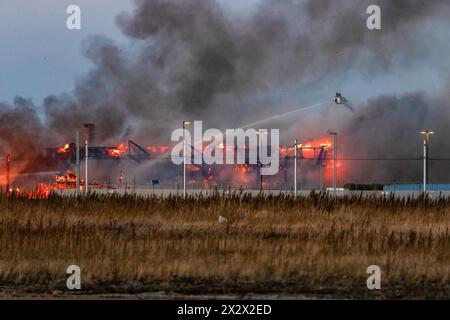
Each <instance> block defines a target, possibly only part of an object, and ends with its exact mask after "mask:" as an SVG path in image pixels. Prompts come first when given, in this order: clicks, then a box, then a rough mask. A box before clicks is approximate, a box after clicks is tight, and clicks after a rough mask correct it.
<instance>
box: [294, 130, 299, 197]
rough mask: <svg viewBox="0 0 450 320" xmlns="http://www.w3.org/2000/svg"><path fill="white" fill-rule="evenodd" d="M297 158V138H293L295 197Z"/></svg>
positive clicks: (295, 194) (295, 192)
mask: <svg viewBox="0 0 450 320" xmlns="http://www.w3.org/2000/svg"><path fill="white" fill-rule="evenodd" d="M297 158H298V144H297V139H295V140H294V197H297Z"/></svg>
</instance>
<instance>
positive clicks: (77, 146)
mask: <svg viewBox="0 0 450 320" xmlns="http://www.w3.org/2000/svg"><path fill="white" fill-rule="evenodd" d="M75 143H76V148H77V150H76V164H75V170H76V172H75V173H76V176H77V183H76V188H77V190H76V191H75V195H76V196H79V195H80V131H79V130H77V131H76V133H75Z"/></svg>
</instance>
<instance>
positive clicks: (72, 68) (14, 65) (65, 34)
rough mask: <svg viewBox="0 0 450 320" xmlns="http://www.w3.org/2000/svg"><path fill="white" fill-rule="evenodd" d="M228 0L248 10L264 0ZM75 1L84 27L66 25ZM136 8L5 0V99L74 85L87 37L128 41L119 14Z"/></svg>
mask: <svg viewBox="0 0 450 320" xmlns="http://www.w3.org/2000/svg"><path fill="white" fill-rule="evenodd" d="M222 2H223V3H226V5H227V6H228V7H229V8H231V9H233V10H236V11H241V12H242V11H245V10H248V9H249V8H251V7H252V6H253V4H254V3H256V2H258V0H247V1H245V2H244V3H242V2H241V1H235V0H231V1H229V0H227V1H222ZM71 4H76V5H78V6H80V7H81V10H82V28H81V30H68V29H67V28H66V19H67V17H68V14H66V8H67V7H68V6H69V5H71ZM132 9H133V1H132V0H119V1H110V0H95V1H92V0H33V1H29V0H15V1H11V0H0V40H1V43H2V44H1V45H0V70H1V72H0V101H11V100H12V99H13V98H14V96H16V95H21V96H24V97H27V98H32V99H33V100H34V102H35V103H40V102H41V100H42V99H43V98H44V97H46V96H47V95H49V94H53V93H56V94H57V93H62V92H65V91H70V90H71V89H72V87H73V84H74V81H76V79H77V77H80V76H82V75H84V74H85V73H86V72H88V71H89V67H90V64H89V61H88V60H87V59H85V58H84V56H83V54H82V43H83V40H85V39H86V38H87V37H88V36H90V35H96V34H101V35H105V36H107V37H109V38H111V39H113V40H114V41H117V42H118V43H126V38H125V37H124V36H123V35H122V33H121V32H120V30H119V29H118V27H117V26H116V24H115V17H116V16H117V14H119V13H120V12H123V11H128V12H131V11H132Z"/></svg>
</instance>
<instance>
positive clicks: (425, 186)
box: [421, 130, 434, 192]
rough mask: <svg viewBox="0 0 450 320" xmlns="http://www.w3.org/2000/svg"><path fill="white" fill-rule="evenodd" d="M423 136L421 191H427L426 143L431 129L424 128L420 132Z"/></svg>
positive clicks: (431, 132)
mask: <svg viewBox="0 0 450 320" xmlns="http://www.w3.org/2000/svg"><path fill="white" fill-rule="evenodd" d="M421 134H422V136H423V192H426V191H427V185H428V163H429V161H428V144H429V141H430V135H432V134H434V132H433V131H430V130H424V131H422V132H421Z"/></svg>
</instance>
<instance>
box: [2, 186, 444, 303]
mask: <svg viewBox="0 0 450 320" xmlns="http://www.w3.org/2000/svg"><path fill="white" fill-rule="evenodd" d="M449 209H450V199H444V198H441V199H436V200H431V199H427V198H420V199H394V198H376V197H369V198H364V197H357V196H352V197H339V198H333V197H329V196H326V195H323V194H321V195H320V194H312V195H311V196H309V197H298V198H297V199H294V198H293V197H291V196H287V195H279V196H263V195H261V196H259V197H251V196H249V195H246V194H239V193H235V194H229V195H225V194H220V193H215V194H211V195H208V196H206V195H203V196H202V195H200V196H195V197H188V198H187V199H183V198H181V197H177V196H172V197H168V198H164V199H163V198H158V197H149V198H139V197H134V196H131V195H128V196H99V195H91V196H89V197H87V198H84V197H83V198H79V199H77V198H62V197H58V196H51V197H50V198H49V199H27V198H21V197H1V198H0V291H3V292H4V295H5V294H12V293H14V292H19V293H20V292H22V293H25V292H35V293H51V292H52V291H53V290H55V289H59V290H64V288H65V281H66V277H67V275H66V273H65V271H66V268H67V267H68V266H69V265H71V264H76V265H79V266H80V267H81V268H82V288H83V292H84V293H86V292H90V293H105V292H108V293H111V292H123V293H130V292H131V293H132V292H144V291H145V292H149V291H176V292H182V293H203V294H207V293H246V292H255V293H270V292H278V293H284V294H311V295H314V294H317V295H322V296H328V295H331V296H339V297H360V298H363V297H428V298H449V297H450V232H449V229H450V213H449ZM219 215H222V216H225V217H226V218H227V219H228V222H226V223H219V222H218V216H219ZM372 264H375V265H379V266H380V267H381V270H382V290H380V291H376V292H374V291H369V290H368V289H367V287H366V279H367V277H368V276H369V275H368V274H367V273H366V269H367V267H368V266H369V265H372Z"/></svg>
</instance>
